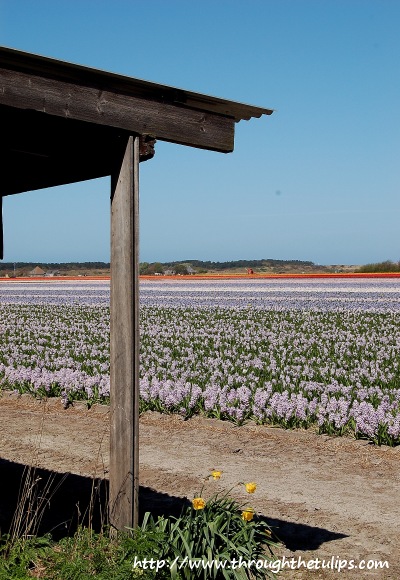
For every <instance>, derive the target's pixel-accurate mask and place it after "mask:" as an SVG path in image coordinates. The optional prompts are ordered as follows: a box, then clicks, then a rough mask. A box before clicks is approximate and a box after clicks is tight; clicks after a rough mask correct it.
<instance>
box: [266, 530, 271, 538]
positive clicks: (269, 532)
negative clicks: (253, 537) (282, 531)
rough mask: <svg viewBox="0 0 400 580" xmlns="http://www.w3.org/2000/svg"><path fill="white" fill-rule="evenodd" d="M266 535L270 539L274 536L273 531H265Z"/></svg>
mask: <svg viewBox="0 0 400 580" xmlns="http://www.w3.org/2000/svg"><path fill="white" fill-rule="evenodd" d="M265 533H266V534H267V536H268V537H269V538H270V537H271V536H272V532H271V530H265Z"/></svg>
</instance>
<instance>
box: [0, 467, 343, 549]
mask: <svg viewBox="0 0 400 580" xmlns="http://www.w3.org/2000/svg"><path fill="white" fill-rule="evenodd" d="M0 482H1V485H0V489H1V493H0V533H1V534H5V533H8V532H9V531H10V529H11V526H12V525H13V516H14V514H17V515H18V514H19V517H18V518H17V521H19V522H20V526H21V527H20V532H21V531H23V526H24V522H26V518H27V517H29V521H32V520H33V521H34V529H31V530H29V531H28V533H29V532H30V533H35V534H38V535H43V534H46V533H51V535H52V537H53V539H54V540H59V539H60V538H62V537H64V536H68V535H73V534H74V532H75V531H76V529H77V526H78V525H83V526H87V525H88V524H89V523H91V525H92V527H93V529H94V530H96V531H99V530H100V529H101V527H102V526H103V525H104V524H106V523H107V517H106V516H107V509H106V506H107V500H108V481H107V480H104V479H96V480H93V479H91V478H89V477H83V476H80V475H74V474H71V473H67V474H62V473H55V472H52V471H48V470H45V469H38V468H32V467H29V466H26V465H21V464H19V463H14V462H11V461H7V460H5V459H0ZM188 503H189V502H188V500H187V499H185V498H181V497H176V496H170V495H167V494H163V493H159V492H157V491H155V490H153V489H150V488H148V487H143V486H141V487H140V490H139V504H140V512H139V519H140V520H141V519H142V518H143V515H144V513H145V512H147V511H150V512H151V513H152V514H153V516H155V517H157V516H159V515H164V516H168V515H174V516H179V514H180V513H181V510H182V508H183V507H184V506H185V505H187V504H188ZM37 506H40V508H41V509H40V510H39V511H40V512H41V517H40V518H36V519H33V518H34V516H35V511H37V510H36V507H37ZM20 508H22V509H20ZM263 519H264V521H265V522H266V523H267V524H268V525H269V526H270V527H271V528H272V529H273V531H274V533H275V534H276V536H277V537H278V538H279V539H280V540H281V541H282V542H283V543H284V544H285V546H286V547H287V548H288V549H289V550H291V551H296V550H315V549H317V548H318V547H319V546H321V544H323V543H325V542H331V541H333V540H337V539H340V538H344V537H346V536H345V535H344V534H338V533H335V532H331V531H329V530H326V529H323V528H317V527H313V526H307V525H304V524H297V523H293V522H288V521H284V520H279V519H272V518H267V517H264V518H263ZM14 521H15V518H14Z"/></svg>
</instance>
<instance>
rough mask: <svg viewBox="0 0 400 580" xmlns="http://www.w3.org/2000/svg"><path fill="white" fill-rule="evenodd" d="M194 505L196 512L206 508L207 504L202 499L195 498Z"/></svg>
mask: <svg viewBox="0 0 400 580" xmlns="http://www.w3.org/2000/svg"><path fill="white" fill-rule="evenodd" d="M192 505H193V507H194V509H195V510H203V509H204V508H205V507H206V502H205V501H204V499H203V498H202V497H195V498H194V499H193V500H192Z"/></svg>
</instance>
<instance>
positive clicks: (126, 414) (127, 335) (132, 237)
mask: <svg viewBox="0 0 400 580" xmlns="http://www.w3.org/2000/svg"><path fill="white" fill-rule="evenodd" d="M138 274H139V137H138V136H137V137H129V138H128V140H127V143H126V148H125V151H124V153H123V156H122V158H121V161H120V167H119V168H116V170H115V172H114V174H113V175H112V191H111V337H110V351H111V352H110V367H111V368H110V383H111V384H110V398H111V401H110V415H111V419H110V420H111V431H110V506H109V514H110V524H111V526H113V527H114V528H116V529H119V530H123V529H124V527H126V526H128V527H133V526H135V525H136V524H137V517H138V492H139V443H138V437H139V276H138Z"/></svg>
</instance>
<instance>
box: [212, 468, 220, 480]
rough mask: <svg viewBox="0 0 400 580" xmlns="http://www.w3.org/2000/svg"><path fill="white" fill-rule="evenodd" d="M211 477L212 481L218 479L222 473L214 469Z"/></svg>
mask: <svg viewBox="0 0 400 580" xmlns="http://www.w3.org/2000/svg"><path fill="white" fill-rule="evenodd" d="M211 475H212V477H213V478H214V479H219V478H220V477H221V475H222V471H217V470H216V469H214V470H213V471H212V472H211Z"/></svg>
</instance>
